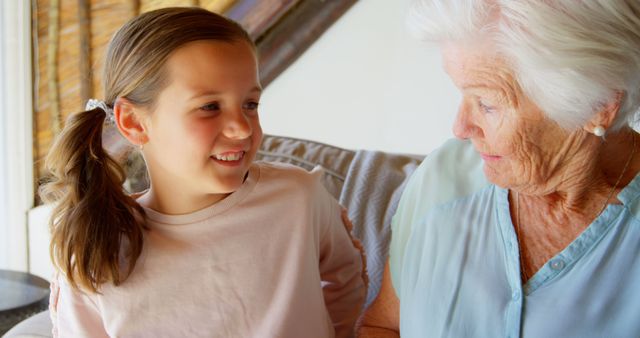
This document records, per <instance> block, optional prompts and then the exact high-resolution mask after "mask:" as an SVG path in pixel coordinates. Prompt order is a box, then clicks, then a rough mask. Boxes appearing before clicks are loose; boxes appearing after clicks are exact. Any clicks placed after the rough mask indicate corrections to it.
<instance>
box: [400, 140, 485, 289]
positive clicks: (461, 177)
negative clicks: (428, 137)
mask: <svg viewBox="0 0 640 338" xmlns="http://www.w3.org/2000/svg"><path fill="white" fill-rule="evenodd" d="M482 167H483V164H482V160H481V159H480V156H479V155H478V153H477V152H476V151H475V150H474V148H473V145H472V144H471V142H469V141H461V140H457V139H450V140H448V141H447V142H445V143H444V144H443V145H442V146H441V147H440V148H438V149H437V150H435V151H434V152H432V153H431V154H429V156H427V157H426V158H425V160H424V161H423V162H422V163H421V164H420V166H419V167H418V169H416V170H415V171H414V172H413V174H412V175H411V178H410V179H409V181H408V182H407V186H406V187H405V190H404V191H403V193H402V197H401V198H400V203H399V204H398V208H397V209H396V213H395V215H394V216H393V218H392V220H391V234H392V235H391V244H390V246H389V268H390V271H391V280H392V284H393V287H394V290H395V291H396V295H397V296H398V298H400V295H401V293H400V286H401V284H402V283H401V278H400V275H401V273H402V265H403V261H404V256H405V251H406V246H407V242H408V241H409V238H410V236H411V233H412V232H413V230H414V229H413V227H414V226H415V225H416V224H419V223H420V221H421V220H422V219H423V217H424V215H425V214H426V213H427V212H428V211H429V210H430V209H432V208H433V207H435V206H437V205H440V204H442V203H446V202H449V201H452V200H454V199H456V198H459V197H461V196H465V195H467V194H470V193H472V192H474V191H476V190H478V189H480V188H482V187H484V186H486V185H487V184H489V182H488V181H487V180H486V178H485V176H484V173H483V169H482Z"/></svg>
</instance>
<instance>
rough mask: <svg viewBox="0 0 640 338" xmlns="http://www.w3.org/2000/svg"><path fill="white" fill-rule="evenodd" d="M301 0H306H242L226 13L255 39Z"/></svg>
mask: <svg viewBox="0 0 640 338" xmlns="http://www.w3.org/2000/svg"><path fill="white" fill-rule="evenodd" d="M301 1H304V0H240V1H237V2H236V4H235V5H234V6H233V7H231V8H229V10H227V11H226V12H225V15H226V16H227V17H228V18H230V19H233V20H235V21H237V22H239V23H240V24H241V25H242V27H244V29H246V30H247V32H249V35H251V38H253V39H254V40H255V39H257V38H258V37H260V36H261V35H262V34H264V33H265V32H266V31H267V30H268V29H269V28H270V27H271V26H273V25H274V24H275V23H276V22H277V21H278V20H279V19H280V18H281V17H282V16H283V15H284V14H285V13H287V12H288V11H289V9H291V8H292V7H293V6H294V5H296V4H297V3H299V2H301Z"/></svg>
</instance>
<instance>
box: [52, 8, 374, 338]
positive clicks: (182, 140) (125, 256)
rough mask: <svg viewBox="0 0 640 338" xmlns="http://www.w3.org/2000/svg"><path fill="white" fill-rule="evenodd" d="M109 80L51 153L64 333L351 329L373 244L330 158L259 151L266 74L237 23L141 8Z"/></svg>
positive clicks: (111, 57)
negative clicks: (144, 176) (361, 235)
mask: <svg viewBox="0 0 640 338" xmlns="http://www.w3.org/2000/svg"><path fill="white" fill-rule="evenodd" d="M104 90H105V100H104V102H103V103H104V104H101V106H102V108H95V109H91V110H88V111H85V112H82V113H78V114H75V115H72V116H71V117H70V118H69V120H68V122H67V124H66V126H65V129H64V130H63V131H62V133H61V134H60V136H59V138H58V139H57V140H56V142H55V144H54V146H53V148H52V149H51V152H50V154H49V156H48V158H47V165H48V168H49V170H50V171H51V172H52V181H51V182H50V183H48V184H47V185H45V186H43V188H42V191H41V194H42V196H43V198H44V199H45V200H46V201H47V202H55V204H56V208H55V210H54V214H53V216H52V221H51V231H52V243H51V254H52V259H53V261H54V263H55V265H56V267H57V270H58V274H57V276H56V278H54V282H53V283H52V285H53V286H52V295H51V304H50V306H51V310H52V312H51V313H52V319H53V324H54V335H57V336H60V337H107V336H110V337H333V336H334V335H335V336H338V337H348V336H351V335H352V328H353V325H354V322H355V320H356V317H357V316H358V314H359V311H360V308H361V306H362V303H363V300H364V296H365V285H364V280H363V266H362V257H361V255H360V252H359V251H358V250H357V249H356V248H355V246H354V245H353V243H352V241H351V238H350V236H349V234H348V231H347V230H346V227H345V223H344V222H343V220H342V218H341V208H340V206H339V205H338V204H337V203H336V201H335V200H334V199H333V198H331V197H330V194H329V193H328V192H327V191H326V190H325V189H324V188H323V187H322V185H321V183H320V179H319V173H318V172H312V173H308V172H306V171H304V170H302V169H297V168H295V167H292V166H287V165H277V164H267V163H253V159H254V156H255V154H256V151H257V150H258V147H259V145H260V141H261V136H262V131H261V129H260V123H259V121H258V111H257V110H258V102H259V99H260V92H261V88H260V84H259V80H258V69H257V61H256V51H255V46H254V45H253V43H252V41H251V39H250V38H249V36H248V35H247V33H246V32H245V31H244V30H243V29H242V28H241V27H240V26H239V25H237V24H236V23H234V22H232V21H230V20H227V19H225V18H223V17H221V16H219V15H216V14H213V13H211V12H208V11H206V10H203V9H195V8H166V9H161V10H156V11H152V12H148V13H145V14H142V15H140V16H139V17H137V18H135V19H133V20H132V21H130V22H128V23H127V24H126V25H125V26H123V27H122V28H121V29H120V30H119V31H118V32H117V33H116V35H115V36H114V37H113V39H112V41H111V43H110V45H109V49H108V52H107V58H106V62H105V72H104ZM110 119H113V121H114V122H115V124H116V126H117V128H118V130H119V131H120V133H121V134H122V135H123V136H124V137H125V138H126V139H127V140H129V141H130V142H131V143H132V144H134V145H137V146H138V147H139V148H140V149H141V151H142V154H143V156H144V159H145V162H146V164H147V169H148V175H149V179H150V187H149V189H148V190H146V191H144V192H142V193H140V194H137V195H134V196H129V195H127V194H126V192H125V191H124V190H123V188H122V184H123V180H124V175H123V171H122V169H121V168H120V167H119V166H118V164H117V163H116V162H115V160H114V159H112V158H111V157H109V156H108V155H107V153H106V152H105V150H104V149H103V147H102V138H101V133H102V128H103V123H104V122H105V120H107V121H108V120H110Z"/></svg>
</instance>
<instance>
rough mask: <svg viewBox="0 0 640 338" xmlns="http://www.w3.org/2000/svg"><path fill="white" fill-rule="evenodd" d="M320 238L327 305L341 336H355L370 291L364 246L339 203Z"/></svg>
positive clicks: (321, 270) (339, 336)
mask: <svg viewBox="0 0 640 338" xmlns="http://www.w3.org/2000/svg"><path fill="white" fill-rule="evenodd" d="M334 205H335V209H334V210H333V211H335V212H332V214H331V218H330V219H331V222H330V223H331V224H329V226H328V227H326V228H325V229H324V233H323V235H322V237H321V241H320V277H321V278H322V292H323V294H324V300H325V304H326V306H327V310H328V311H329V315H330V316H331V320H332V322H333V326H334V329H335V332H336V337H338V338H348V337H353V334H354V326H355V323H356V320H357V319H358V316H359V315H360V311H361V310H362V305H363V304H364V299H365V296H366V294H367V278H366V270H365V263H364V255H363V253H362V246H361V245H360V243H359V242H357V240H355V239H353V238H352V237H351V235H350V230H351V222H350V221H349V220H348V218H347V216H346V211H345V210H343V209H342V208H340V206H339V205H338V203H337V202H335V203H334Z"/></svg>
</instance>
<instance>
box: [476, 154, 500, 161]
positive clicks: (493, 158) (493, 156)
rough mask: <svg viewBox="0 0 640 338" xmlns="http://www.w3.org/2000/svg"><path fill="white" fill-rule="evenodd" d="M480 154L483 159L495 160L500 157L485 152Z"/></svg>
mask: <svg viewBox="0 0 640 338" xmlns="http://www.w3.org/2000/svg"><path fill="white" fill-rule="evenodd" d="M480 156H481V157H482V159H483V160H485V161H495V160H499V159H500V158H501V156H496V155H487V154H480Z"/></svg>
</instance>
